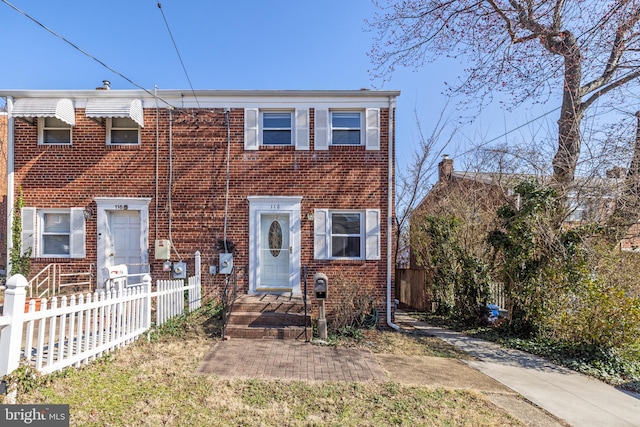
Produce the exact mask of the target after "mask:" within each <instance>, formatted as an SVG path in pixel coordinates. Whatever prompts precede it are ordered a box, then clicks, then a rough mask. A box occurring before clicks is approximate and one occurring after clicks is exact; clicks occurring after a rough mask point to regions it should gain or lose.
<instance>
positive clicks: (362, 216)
mask: <svg viewBox="0 0 640 427" xmlns="http://www.w3.org/2000/svg"><path fill="white" fill-rule="evenodd" d="M336 214H358V215H359V217H360V233H358V235H357V237H358V238H360V250H359V252H360V256H358V257H349V256H340V257H337V256H333V237H347V238H348V237H356V235H355V234H334V233H333V231H332V230H333V215H336ZM364 219H365V213H364V212H362V211H357V210H332V211H329V218H328V220H329V224H328V226H327V230H328V232H329V259H357V260H361V259H365V247H364V242H365V241H366V238H367V237H366V234H365V230H366V227H365V222H364Z"/></svg>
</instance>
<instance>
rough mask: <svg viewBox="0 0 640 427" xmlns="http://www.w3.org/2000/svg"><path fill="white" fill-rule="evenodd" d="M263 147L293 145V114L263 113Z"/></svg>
mask: <svg viewBox="0 0 640 427" xmlns="http://www.w3.org/2000/svg"><path fill="white" fill-rule="evenodd" d="M260 123H261V125H262V126H261V129H262V140H261V141H262V145H292V144H293V112H290V111H261V112H260Z"/></svg>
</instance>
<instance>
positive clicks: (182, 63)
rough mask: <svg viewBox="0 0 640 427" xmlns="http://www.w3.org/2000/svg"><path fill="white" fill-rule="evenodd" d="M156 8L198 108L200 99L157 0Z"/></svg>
mask: <svg viewBox="0 0 640 427" xmlns="http://www.w3.org/2000/svg"><path fill="white" fill-rule="evenodd" d="M158 9H160V14H162V19H163V20H164V25H165V26H166V27H167V31H168V32H169V37H171V42H173V47H174V48H175V50H176V54H177V55H178V59H179V60H180V65H182V70H183V71H184V75H185V76H186V77H187V81H188V82H189V87H190V88H191V93H192V94H193V97H194V98H195V100H196V104H197V105H198V108H200V101H198V97H197V96H196V91H195V90H194V89H193V85H192V84H191V78H190V77H189V73H188V72H187V67H185V65H184V61H183V60H182V55H180V50H179V49H178V45H177V44H176V40H175V39H174V38H173V33H172V32H171V28H170V27H169V22H168V21H167V17H166V16H165V14H164V9H162V4H161V3H160V2H158Z"/></svg>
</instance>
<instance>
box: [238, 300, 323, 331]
mask: <svg viewBox="0 0 640 427" xmlns="http://www.w3.org/2000/svg"><path fill="white" fill-rule="evenodd" d="M308 303H309V301H308V300H307V304H308ZM307 309H308V314H307V317H306V321H307V325H309V327H308V330H307V336H308V337H309V338H310V337H311V334H312V330H311V307H310V306H308V308H307ZM304 325H305V315H304V300H303V299H302V297H298V296H291V295H290V294H282V295H273V294H264V295H242V296H240V297H239V298H238V299H236V301H235V302H234V304H233V309H232V310H231V315H230V316H229V324H228V325H227V332H226V335H227V336H228V337H229V338H255V339H262V338H276V339H305V331H304Z"/></svg>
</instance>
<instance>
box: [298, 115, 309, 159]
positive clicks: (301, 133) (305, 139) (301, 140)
mask: <svg viewBox="0 0 640 427" xmlns="http://www.w3.org/2000/svg"><path fill="white" fill-rule="evenodd" d="M308 149H309V110H307V109H303V110H298V109H296V150H308Z"/></svg>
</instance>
